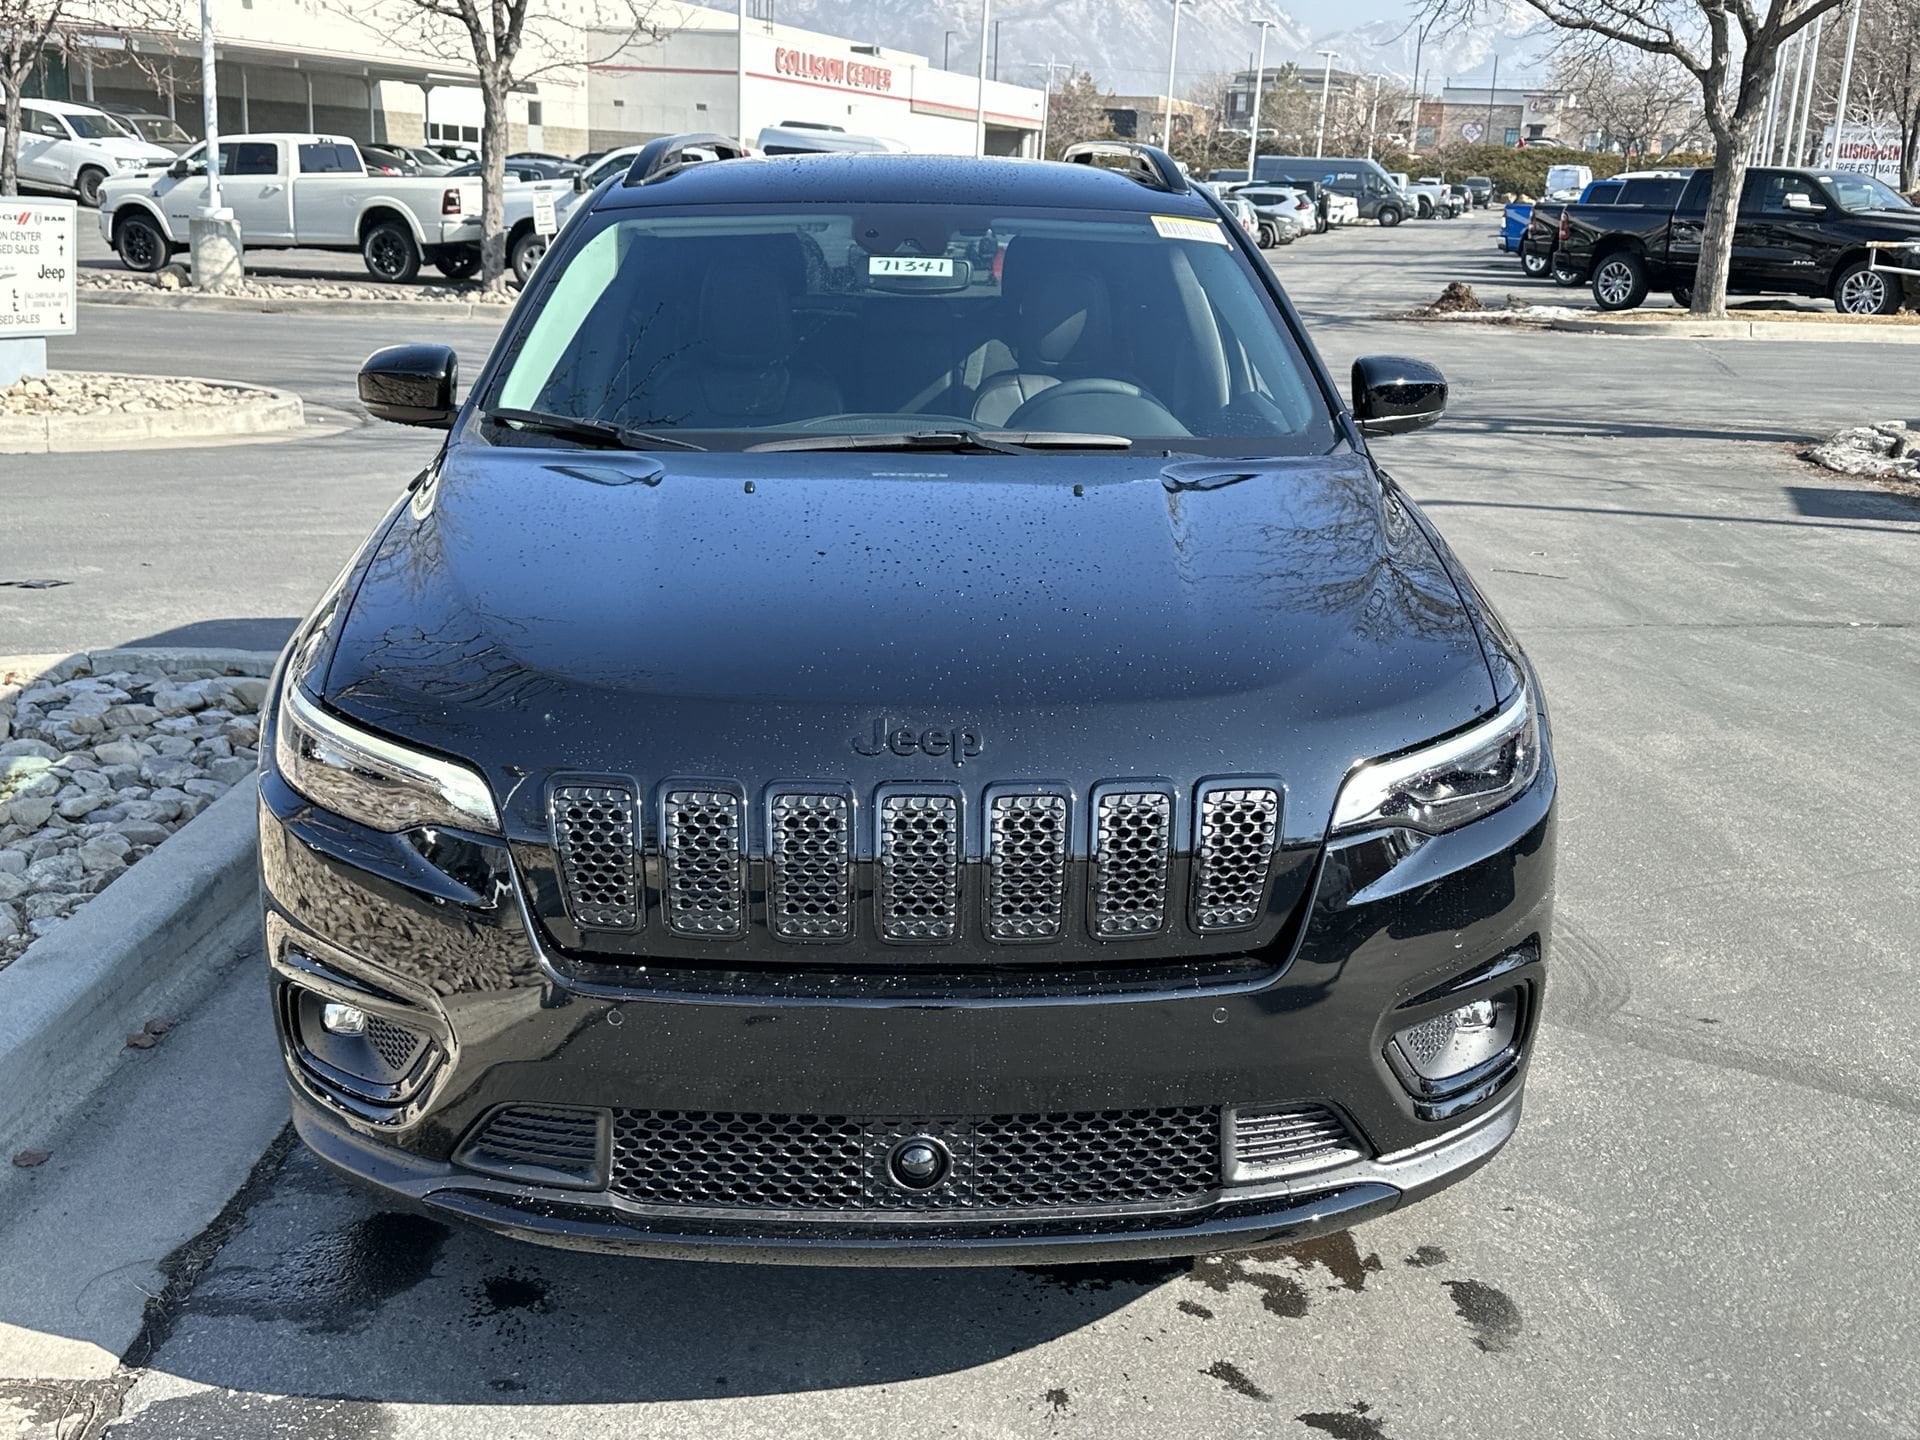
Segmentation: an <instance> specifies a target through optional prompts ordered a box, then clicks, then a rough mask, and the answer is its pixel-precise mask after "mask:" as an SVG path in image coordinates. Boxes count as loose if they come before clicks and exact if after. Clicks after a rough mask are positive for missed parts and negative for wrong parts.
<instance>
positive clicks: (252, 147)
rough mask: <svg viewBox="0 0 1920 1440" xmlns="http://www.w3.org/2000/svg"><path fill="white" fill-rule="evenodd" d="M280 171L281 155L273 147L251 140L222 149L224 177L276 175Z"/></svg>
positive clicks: (222, 147) (222, 172)
mask: <svg viewBox="0 0 1920 1440" xmlns="http://www.w3.org/2000/svg"><path fill="white" fill-rule="evenodd" d="M279 170H280V155H279V152H278V151H277V150H275V149H274V147H273V146H272V145H267V144H262V143H261V142H259V141H257V140H249V141H246V142H244V143H242V144H238V145H222V146H221V147H220V173H221V174H222V175H274V174H278V173H279Z"/></svg>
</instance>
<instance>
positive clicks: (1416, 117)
mask: <svg viewBox="0 0 1920 1440" xmlns="http://www.w3.org/2000/svg"><path fill="white" fill-rule="evenodd" d="M1442 13H1443V12H1442V11H1440V10H1439V9H1436V10H1435V11H1434V12H1433V14H1431V15H1429V16H1428V17H1427V23H1426V24H1424V25H1422V26H1421V27H1420V36H1419V38H1418V39H1417V40H1415V41H1414V42H1413V119H1412V120H1411V121H1410V122H1409V123H1408V125H1407V153H1408V154H1409V155H1417V154H1419V153H1420V99H1421V96H1422V95H1423V94H1424V93H1425V92H1424V91H1422V90H1421V88H1420V57H1421V54H1422V52H1424V51H1425V50H1426V48H1427V32H1428V31H1429V30H1431V29H1433V27H1434V25H1435V24H1436V23H1438V21H1439V19H1440V16H1441V14H1442Z"/></svg>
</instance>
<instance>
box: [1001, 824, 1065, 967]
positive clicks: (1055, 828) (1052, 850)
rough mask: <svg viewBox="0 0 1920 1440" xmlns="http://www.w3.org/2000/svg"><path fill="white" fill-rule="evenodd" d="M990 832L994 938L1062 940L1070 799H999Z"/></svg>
mask: <svg viewBox="0 0 1920 1440" xmlns="http://www.w3.org/2000/svg"><path fill="white" fill-rule="evenodd" d="M987 827H988V828H987V851H988V876H987V931H988V933H989V934H991V935H992V936H993V938H994V939H996V940H1052V939H1056V938H1058V936H1059V935H1060V933H1061V931H1062V930H1063V929H1064V928H1065V925H1066V898H1067V799H1066V796H1064V795H996V796H994V797H993V802H992V804H991V805H990V806H989V808H988V811H987Z"/></svg>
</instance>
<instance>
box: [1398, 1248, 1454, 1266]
mask: <svg viewBox="0 0 1920 1440" xmlns="http://www.w3.org/2000/svg"><path fill="white" fill-rule="evenodd" d="M1406 1263H1407V1264H1409V1265H1411V1266H1413V1268H1414V1269H1416V1270H1428V1269H1431V1268H1432V1267H1433V1266H1435V1265H1444V1264H1446V1263H1447V1252H1446V1251H1444V1250H1442V1249H1441V1248H1440V1247H1439V1246H1438V1245H1421V1246H1418V1247H1416V1248H1415V1250H1414V1252H1413V1253H1412V1254H1411V1255H1409V1256H1407V1259H1406Z"/></svg>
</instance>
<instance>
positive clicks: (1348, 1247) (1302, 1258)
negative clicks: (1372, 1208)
mask: <svg viewBox="0 0 1920 1440" xmlns="http://www.w3.org/2000/svg"><path fill="white" fill-rule="evenodd" d="M1260 1253H1261V1254H1262V1255H1267V1254H1272V1255H1275V1256H1279V1255H1285V1256H1287V1257H1288V1258H1290V1259H1291V1260H1292V1261H1293V1263H1294V1264H1296V1265H1298V1266H1299V1267H1300V1268H1301V1269H1303V1270H1304V1269H1306V1268H1307V1267H1309V1266H1311V1265H1322V1266H1325V1267H1326V1271H1327V1273H1328V1274H1329V1275H1331V1276H1333V1278H1334V1279H1335V1280H1337V1281H1339V1282H1340V1284H1341V1285H1342V1286H1344V1287H1345V1288H1346V1289H1348V1290H1352V1291H1354V1292H1355V1293H1358V1292H1359V1291H1361V1290H1364V1289H1366V1288H1367V1276H1368V1275H1369V1274H1375V1275H1377V1274H1378V1273H1379V1272H1380V1270H1381V1268H1382V1267H1381V1263H1380V1257H1379V1256H1378V1255H1372V1254H1370V1255H1368V1256H1366V1257H1365V1258H1364V1259H1363V1258H1362V1257H1361V1255H1360V1247H1359V1246H1358V1245H1356V1244H1355V1243H1354V1239H1353V1232H1352V1231H1350V1230H1341V1231H1337V1232H1336V1233H1334V1234H1332V1235H1323V1236H1321V1237H1320V1238H1319V1239H1317V1240H1306V1241H1302V1242H1301V1243H1300V1244H1298V1245H1289V1246H1286V1247H1285V1248H1284V1249H1281V1250H1277V1251H1262V1252H1260Z"/></svg>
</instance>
